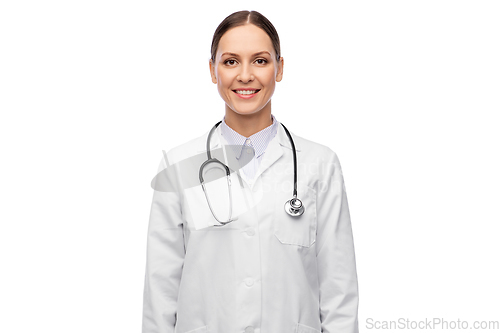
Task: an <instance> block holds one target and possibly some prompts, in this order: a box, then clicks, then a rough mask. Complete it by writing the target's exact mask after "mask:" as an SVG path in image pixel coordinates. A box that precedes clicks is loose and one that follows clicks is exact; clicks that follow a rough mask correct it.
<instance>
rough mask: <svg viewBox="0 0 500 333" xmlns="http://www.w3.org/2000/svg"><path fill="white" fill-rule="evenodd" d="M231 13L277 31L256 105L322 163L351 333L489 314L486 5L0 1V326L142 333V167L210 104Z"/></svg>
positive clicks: (495, 74)
mask: <svg viewBox="0 0 500 333" xmlns="http://www.w3.org/2000/svg"><path fill="white" fill-rule="evenodd" d="M278 3H279V4H278ZM243 9H250V10H257V11H259V12H261V13H262V14H264V15H265V16H266V17H267V18H268V19H269V20H270V21H271V22H272V23H273V24H274V26H275V27H276V29H277V30H278V33H279V35H280V39H281V47H282V56H283V58H284V63H285V66H284V77H283V81H282V82H280V83H278V84H277V90H276V92H275V95H274V97H273V114H274V115H276V117H277V119H278V120H280V121H282V122H283V123H284V124H285V125H286V126H287V127H288V128H289V129H290V130H291V131H292V132H294V133H295V134H297V135H299V136H302V137H305V138H307V139H309V140H312V141H316V142H319V143H322V144H325V145H327V146H329V147H330V148H332V149H333V150H334V151H335V152H337V154H338V156H339V158H340V162H341V164H342V168H343V171H344V177H345V183H346V188H347V191H348V198H349V205H350V210H351V218H352V224H353V233H354V240H355V249H356V257H357V267H358V277H359V291H360V307H359V325H360V331H361V332H368V331H375V330H374V329H372V330H368V329H367V328H366V321H367V320H368V318H372V319H373V320H377V321H383V320H398V319H399V318H408V319H410V320H415V321H417V320H424V319H425V318H431V319H432V318H434V317H438V318H443V319H444V320H448V321H456V320H457V319H460V320H462V321H463V320H468V321H470V322H472V321H473V320H500V315H499V313H500V312H499V309H500V301H499V300H500V287H499V284H498V281H500V271H499V266H498V257H499V255H498V254H499V253H500V245H499V242H498V236H499V231H500V228H499V222H500V212H499V208H498V207H499V199H500V194H499V188H500V176H499V172H498V170H499V169H500V157H499V148H498V146H499V142H500V131H499V129H498V127H499V124H500V123H499V119H498V114H499V112H500V99H499V92H500V80H499V77H500V62H499V61H498V59H500V46H499V40H500V20H499V17H500V4H499V2H498V1H472V0H471V1H423V0H421V1H342V2H341V1H307V5H305V4H304V3H303V2H296V3H295V2H286V3H285V2H269V1H251V2H228V1H199V2H193V1H190V2H181V1H175V2H174V1H172V2H167V1H110V0H99V1H95V0H93V1H92V0H87V1H3V2H2V3H1V5H0V48H1V52H0V111H1V118H0V119H1V121H0V145H1V146H0V147H1V166H0V167H1V173H0V181H1V183H0V191H1V192H0V193H1V209H0V221H1V227H0V228H1V229H0V256H1V258H0V259H1V268H2V269H1V274H0V282H1V283H0V305H1V311H2V312H1V317H2V319H1V320H0V331H1V332H9V333H17V332H35V331H36V332H40V331H47V332H58V333H59V332H61V333H62V332H64V333H67V332H71V333H80V332H82V333H83V332H85V333H88V332H106V333H109V332H140V327H141V319H142V318H141V315H142V292H143V279H144V272H145V260H146V232H147V225H148V219H149V209H150V204H151V199H152V194H153V190H152V188H151V187H150V181H151V179H152V178H153V177H154V175H155V173H156V171H157V167H158V163H159V161H160V159H161V158H162V153H161V150H162V149H166V150H168V149H170V148H172V147H175V146H177V145H179V144H181V143H184V142H186V141H188V140H190V139H192V138H194V137H197V136H200V135H202V134H203V133H205V132H206V131H208V130H209V129H210V127H211V126H213V124H214V123H215V122H217V121H218V120H221V119H222V117H223V115H224V102H223V100H222V99H221V98H220V96H219V95H218V92H217V89H216V86H215V85H214V84H213V83H212V82H211V80H210V74H209V67H208V59H209V57H210V45H211V41H212V36H213V33H214V31H215V29H216V27H217V26H218V24H219V23H220V22H221V21H222V20H223V19H224V18H225V17H226V16H228V15H229V14H231V13H233V12H235V11H238V10H243ZM174 118H175V120H174ZM435 331H439V330H435ZM469 331H473V330H469ZM386 332H388V331H387V330H386ZM219 333H229V332H219ZM276 333H278V332H276Z"/></svg>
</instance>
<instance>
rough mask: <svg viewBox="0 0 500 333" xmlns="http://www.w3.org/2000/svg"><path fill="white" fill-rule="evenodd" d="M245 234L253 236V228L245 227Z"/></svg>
mask: <svg viewBox="0 0 500 333" xmlns="http://www.w3.org/2000/svg"><path fill="white" fill-rule="evenodd" d="M247 235H248V236H253V235H255V230H254V229H253V228H248V229H247Z"/></svg>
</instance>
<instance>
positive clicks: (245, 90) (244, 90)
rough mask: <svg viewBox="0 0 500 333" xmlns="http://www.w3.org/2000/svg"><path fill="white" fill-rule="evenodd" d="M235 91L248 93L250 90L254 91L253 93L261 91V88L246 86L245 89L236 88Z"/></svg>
mask: <svg viewBox="0 0 500 333" xmlns="http://www.w3.org/2000/svg"><path fill="white" fill-rule="evenodd" d="M233 91H234V92H235V93H238V91H239V92H246V93H247V94H248V93H249V92H253V93H258V92H259V91H260V89H249V88H245V89H234V90H233Z"/></svg>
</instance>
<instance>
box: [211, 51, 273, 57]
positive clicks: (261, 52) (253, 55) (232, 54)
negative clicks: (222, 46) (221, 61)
mask: <svg viewBox="0 0 500 333" xmlns="http://www.w3.org/2000/svg"><path fill="white" fill-rule="evenodd" d="M263 53H267V54H269V56H271V53H269V52H267V51H260V52H257V53H254V54H252V57H255V56H258V55H259V54H263ZM226 54H227V55H230V56H233V57H237V56H238V55H237V54H236V53H231V52H224V53H222V55H221V58H222V57H223V56H224V55H226Z"/></svg>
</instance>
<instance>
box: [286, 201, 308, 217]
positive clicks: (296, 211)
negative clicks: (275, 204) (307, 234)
mask: <svg viewBox="0 0 500 333" xmlns="http://www.w3.org/2000/svg"><path fill="white" fill-rule="evenodd" d="M305 210H306V209H305V207H304V205H303V204H302V201H300V199H297V198H295V197H294V198H292V199H290V200H288V201H287V202H285V212H287V213H288V215H290V216H300V215H302V214H304V211H305Z"/></svg>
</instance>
